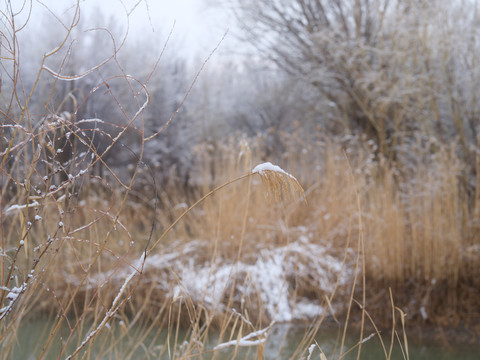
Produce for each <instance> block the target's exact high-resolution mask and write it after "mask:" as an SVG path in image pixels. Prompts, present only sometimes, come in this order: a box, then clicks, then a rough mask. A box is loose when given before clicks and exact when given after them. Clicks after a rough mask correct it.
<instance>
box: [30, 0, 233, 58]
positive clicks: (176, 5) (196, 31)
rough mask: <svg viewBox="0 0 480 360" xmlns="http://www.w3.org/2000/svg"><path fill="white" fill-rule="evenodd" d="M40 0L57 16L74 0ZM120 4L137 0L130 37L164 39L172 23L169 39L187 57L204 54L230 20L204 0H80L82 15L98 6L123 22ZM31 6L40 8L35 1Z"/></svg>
mask: <svg viewBox="0 0 480 360" xmlns="http://www.w3.org/2000/svg"><path fill="white" fill-rule="evenodd" d="M35 2H36V0H34V3H35ZM42 3H43V4H45V5H46V6H48V7H49V8H51V9H52V10H54V12H55V13H56V14H59V15H60V16H61V15H62V13H63V12H64V11H65V9H67V8H69V7H71V6H72V4H75V3H76V1H75V0H42ZM122 3H123V4H124V5H125V7H126V8H127V9H128V10H131V9H132V8H133V7H134V5H135V4H137V3H138V6H137V7H136V8H135V10H134V12H133V14H132V15H131V17H130V34H131V36H157V35H160V37H161V38H162V39H166V36H167V35H168V33H169V32H170V30H171V28H172V26H173V24H174V23H175V28H174V31H173V35H172V38H171V42H172V43H173V44H174V46H175V47H176V48H177V47H178V48H180V49H181V50H182V52H183V53H184V55H185V56H186V57H187V58H193V57H195V58H199V57H200V58H205V57H206V56H208V54H209V53H210V52H211V50H212V49H213V48H214V47H215V46H216V45H217V43H218V42H219V41H220V39H221V38H222V36H223V35H224V33H225V31H226V30H227V29H228V27H229V26H231V23H232V21H231V19H227V18H226V15H225V12H224V11H222V10H221V9H219V7H212V6H209V7H208V6H206V5H205V4H206V0H80V6H81V9H82V17H85V16H89V14H91V13H92V11H97V10H98V9H100V11H101V12H102V14H103V16H104V17H105V18H106V19H108V18H110V16H111V15H113V16H115V17H117V18H118V20H119V21H120V24H122V25H123V24H125V23H126V20H125V19H126V15H125V8H124V6H122ZM147 5H148V11H147ZM35 6H39V7H41V5H39V4H38V3H36V4H35ZM233 41H234V37H233V36H228V37H227V39H226V40H225V42H224V44H223V45H222V47H226V46H228V43H232V42H233Z"/></svg>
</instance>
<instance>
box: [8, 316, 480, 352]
mask: <svg viewBox="0 0 480 360" xmlns="http://www.w3.org/2000/svg"><path fill="white" fill-rule="evenodd" d="M51 325H52V322H51V321H48V320H47V319H42V318H39V319H36V320H33V321H30V322H28V323H25V324H24V325H23V326H22V328H21V329H20V331H19V332H18V334H17V342H16V346H15V350H14V356H13V357H10V358H9V359H13V360H29V359H36V358H37V356H38V354H39V353H40V351H41V348H42V345H43V344H44V343H45V340H46V338H47V336H48V333H49V330H50V329H51ZM306 330H307V329H306V328H305V327H302V326H298V325H286V324H281V325H275V326H274V327H273V328H272V330H271V332H270V335H269V337H268V340H267V342H266V344H265V347H264V358H265V359H290V358H292V356H293V358H295V359H297V358H305V359H306V358H307V357H308V351H305V352H304V353H302V354H301V355H302V356H300V355H299V354H298V353H295V351H296V350H297V349H298V348H299V346H301V349H308V347H309V344H303V343H302V339H303V338H304V335H305V332H306ZM83 332H84V333H87V332H88V331H87V330H85V331H83ZM68 333H69V331H68V328H67V327H66V326H64V327H63V329H62V330H61V331H60V334H61V335H62V337H60V336H57V338H56V339H55V341H54V343H53V344H52V346H51V349H50V352H49V353H48V356H47V357H46V358H47V359H56V358H60V359H64V358H65V357H66V356H67V355H68V354H70V353H71V352H72V351H73V350H74V349H75V347H76V345H77V344H78V343H79V340H78V339H76V341H73V343H74V344H72V346H70V347H68V348H67V351H66V352H65V353H63V354H62V355H60V348H61V344H62V343H63V342H65V341H66V339H67V337H68ZM144 333H145V332H144V331H143V329H140V328H135V329H133V330H130V331H129V332H128V335H125V332H123V335H122V326H121V325H117V326H115V329H114V328H113V327H112V328H106V329H104V330H102V332H101V333H100V336H99V338H97V341H95V343H94V346H93V348H92V349H91V354H90V355H93V356H91V358H95V359H105V360H107V359H145V358H155V359H171V358H173V357H174V356H173V355H174V353H175V351H174V350H173V348H174V342H175V339H174V336H171V337H170V338H169V341H170V344H171V346H170V348H169V347H168V346H167V345H166V344H167V343H168V341H167V333H166V332H165V331H160V330H159V331H156V330H155V329H154V331H151V332H150V333H149V334H148V336H146V337H142V334H144ZM341 336H342V330H341V329H338V328H337V329H326V328H321V329H320V330H319V331H318V333H317V335H316V337H315V342H316V344H318V345H319V346H320V347H321V349H322V351H323V352H324V353H325V355H326V357H327V359H328V360H331V359H338V349H339V346H340V345H339V344H340V339H341ZM369 336H370V334H369V333H366V334H365V335H364V338H368V337H369ZM182 337H185V332H183V333H181V334H180V336H179V338H178V339H176V341H177V344H182V343H183V340H182V339H181V338H182ZM386 338H388V336H387V335H384V340H385V339H386ZM139 339H141V340H139ZM225 341H227V340H225ZM408 341H409V343H408V347H409V358H410V359H415V360H454V359H455V360H457V359H462V360H478V359H480V345H478V346H475V345H460V344H459V345H458V346H451V345H452V344H450V346H449V347H448V348H447V349H446V348H445V347H444V346H442V345H441V344H438V343H435V342H428V343H426V342H424V343H422V344H418V343H415V342H414V341H413V340H412V339H409V340H408ZM357 343H358V336H357V335H354V334H353V333H349V334H348V335H347V338H346V340H345V345H344V353H345V352H347V351H348V349H351V348H352V347H353V350H352V351H350V352H349V353H347V354H346V355H345V356H344V357H342V359H347V360H350V359H356V356H357V351H356V348H355V344H357ZM385 343H386V344H388V343H389V339H387V340H385ZM139 344H140V345H139ZM217 344H218V335H217V336H216V335H213V336H210V337H209V340H208V341H207V343H205V344H203V345H204V347H203V349H204V352H203V353H202V355H194V356H193V357H192V358H196V359H198V358H201V359H211V358H213V351H212V350H213V348H214V347H215V346H216V345H217ZM386 346H387V352H388V345H386ZM237 350H238V351H237V352H235V349H234V347H233V346H232V347H226V348H225V349H222V350H218V351H216V355H215V359H233V358H235V359H256V358H257V356H258V352H257V348H256V347H243V348H238V349H237ZM100 353H101V354H104V355H103V356H101V357H99V356H98V354H100ZM105 354H106V355H105ZM176 354H177V356H178V355H181V354H180V353H178V352H177V353H176ZM193 354H195V352H193ZM0 358H3V357H2V356H1V355H0ZM319 358H320V351H319V349H318V347H315V349H313V352H312V356H311V359H319ZM385 358H386V357H385V353H384V351H383V348H382V346H381V343H380V341H379V339H378V337H377V336H371V338H370V339H369V340H367V341H365V342H364V343H363V344H362V351H361V356H360V359H362V360H374V359H375V360H378V359H385ZM391 359H392V360H397V359H398V360H401V359H404V356H403V355H402V349H401V347H400V346H399V345H398V343H397V344H396V345H395V346H394V348H393V351H392V356H391Z"/></svg>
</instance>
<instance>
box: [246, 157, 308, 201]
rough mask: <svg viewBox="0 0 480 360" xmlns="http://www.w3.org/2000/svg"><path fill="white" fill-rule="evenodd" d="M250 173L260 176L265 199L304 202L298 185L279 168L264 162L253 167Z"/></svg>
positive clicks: (294, 179) (302, 192) (293, 178)
mask: <svg viewBox="0 0 480 360" xmlns="http://www.w3.org/2000/svg"><path fill="white" fill-rule="evenodd" d="M252 173H253V174H258V175H260V178H261V179H262V183H263V186H264V187H265V190H266V191H265V196H266V197H267V199H269V198H271V197H273V198H274V199H275V201H280V200H285V199H295V198H302V199H303V200H304V201H306V199H305V192H304V191H303V188H302V186H301V185H300V183H299V182H298V181H297V179H296V178H295V177H294V176H293V175H291V174H289V173H288V172H286V171H285V170H283V169H282V168H281V167H279V166H277V165H273V164H272V163H270V162H266V163H263V164H259V165H257V166H255V168H254V169H253V170H252Z"/></svg>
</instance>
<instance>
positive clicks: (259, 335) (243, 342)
mask: <svg viewBox="0 0 480 360" xmlns="http://www.w3.org/2000/svg"><path fill="white" fill-rule="evenodd" d="M274 324H275V321H272V322H271V323H270V325H268V326H267V327H266V328H265V329H262V330H258V331H254V332H251V333H250V334H248V335H246V336H244V337H242V338H241V339H240V340H232V341H228V342H225V343H221V344H219V345H217V346H215V347H214V348H213V350H220V349H225V348H227V347H229V346H256V345H260V344H263V343H265V341H267V333H268V331H269V330H270V329H271V328H272V326H273V325H274ZM253 338H254V339H255V340H251V339H253Z"/></svg>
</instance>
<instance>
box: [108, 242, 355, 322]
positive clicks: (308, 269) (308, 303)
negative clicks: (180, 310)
mask: <svg viewBox="0 0 480 360" xmlns="http://www.w3.org/2000/svg"><path fill="white" fill-rule="evenodd" d="M206 245H207V242H206V241H200V240H196V241H191V242H190V243H188V244H187V245H186V246H184V247H183V248H182V249H181V250H177V251H174V252H165V253H161V254H156V255H153V256H149V257H147V260H146V263H145V267H144V279H145V280H144V281H145V282H146V283H150V282H151V279H152V278H154V279H155V281H156V282H157V289H158V291H160V292H161V291H163V292H165V293H166V297H167V298H169V297H170V298H172V299H179V298H189V299H191V300H192V301H193V302H194V303H199V304H202V305H203V306H205V307H206V308H207V309H209V310H211V311H212V312H213V313H216V312H222V311H226V310H227V311H228V310H233V308H234V307H236V306H239V307H242V306H244V305H245V304H246V303H248V304H249V305H247V306H246V307H247V308H248V306H252V304H258V303H261V304H262V305H261V308H259V309H257V310H258V311H263V314H264V315H266V316H268V318H270V319H271V320H273V321H276V322H277V323H278V322H289V321H292V320H307V319H311V318H313V317H315V316H318V315H321V314H323V313H324V312H325V311H327V310H328V308H327V307H324V305H325V301H324V300H325V296H329V295H330V294H331V293H332V291H333V289H334V287H335V283H336V282H337V279H339V285H340V288H342V285H346V284H347V282H348V280H349V279H350V278H351V277H352V269H351V268H350V267H348V266H347V265H345V267H344V268H343V269H342V261H341V259H337V258H335V257H333V256H331V255H329V254H328V249H326V248H325V247H324V246H322V245H320V244H315V243H312V242H310V241H309V239H308V238H307V237H305V236H301V237H300V238H299V240H297V241H294V242H292V243H290V244H288V245H286V246H280V247H276V248H264V249H261V250H260V251H259V252H258V253H257V256H256V259H254V260H253V261H249V262H248V263H247V262H242V261H239V262H236V263H235V262H232V261H231V260H227V259H216V261H214V262H213V263H203V264H202V263H199V262H198V261H197V260H196V255H197V254H199V253H201V252H202V251H203V250H204V249H205V248H206ZM136 265H139V264H136ZM116 275H117V276H119V277H120V278H121V277H122V276H123V275H121V274H120V273H117V274H116ZM120 278H119V280H120ZM302 286H303V287H308V288H309V289H314V292H313V293H312V292H311V291H310V292H309V293H308V294H304V295H302V290H301V287H302ZM232 288H233V289H234V293H233V297H232V304H231V305H230V307H231V309H226V304H227V302H228V301H227V300H228V299H229V298H230V291H231V289H232ZM296 288H299V289H300V290H299V292H298V293H297V292H296ZM304 292H305V291H304ZM333 306H334V305H333ZM248 310H249V311H251V310H252V308H248ZM253 310H255V309H253Z"/></svg>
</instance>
